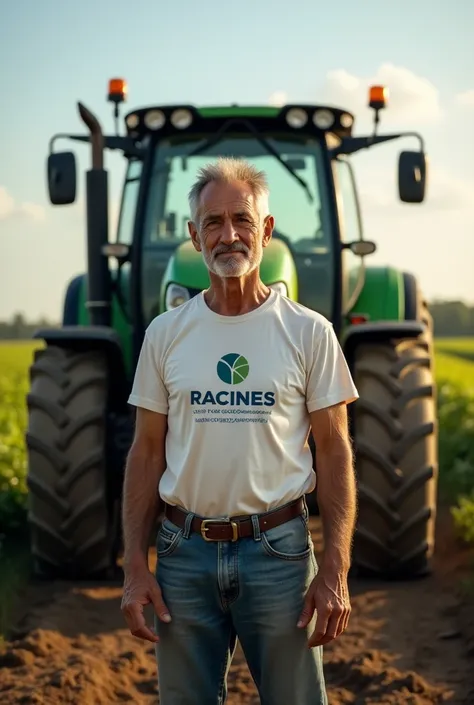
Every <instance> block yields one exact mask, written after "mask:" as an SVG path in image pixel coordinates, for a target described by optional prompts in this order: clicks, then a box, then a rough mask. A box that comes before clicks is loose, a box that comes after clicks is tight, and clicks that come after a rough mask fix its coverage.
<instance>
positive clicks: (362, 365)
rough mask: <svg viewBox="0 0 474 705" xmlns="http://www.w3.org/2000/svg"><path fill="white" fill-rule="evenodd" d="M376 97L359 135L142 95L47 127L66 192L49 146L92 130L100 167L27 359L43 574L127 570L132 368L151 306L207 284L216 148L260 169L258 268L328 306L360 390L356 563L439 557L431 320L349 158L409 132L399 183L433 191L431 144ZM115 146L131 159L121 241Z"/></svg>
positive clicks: (269, 113) (390, 570)
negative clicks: (264, 242) (200, 216)
mask: <svg viewBox="0 0 474 705" xmlns="http://www.w3.org/2000/svg"><path fill="white" fill-rule="evenodd" d="M125 96H126V83H125V81H123V80H121V79H113V80H112V81H111V82H110V84H109V96H108V97H109V100H110V101H112V102H113V103H114V105H115V119H116V124H118V119H119V104H120V103H121V102H123V101H124V100H125ZM369 96H370V97H369V104H370V106H371V107H372V108H373V109H374V111H375V121H374V130H373V134H371V135H369V136H359V137H356V136H353V134H352V130H353V125H354V117H353V115H351V114H350V113H349V112H348V111H346V110H343V109H338V108H334V107H328V106H321V105H307V104H304V105H303V104H298V105H293V104H292V105H285V106H283V107H270V106H260V107H243V106H238V105H230V106H220V107H201V108H197V107H195V106H193V105H172V106H169V105H160V106H156V107H155V106H152V107H145V108H140V109H137V110H133V111H132V112H130V113H128V114H127V115H126V116H125V119H124V123H125V134H123V135H119V133H118V132H119V131H118V129H117V127H116V130H115V132H116V134H115V135H112V136H104V135H103V133H102V130H101V127H100V125H99V122H98V121H97V119H96V118H95V117H94V115H93V114H92V113H91V112H90V111H89V110H88V109H87V108H85V107H84V106H83V105H82V104H81V103H78V109H79V114H80V116H81V118H82V120H83V122H84V123H85V125H86V126H87V128H88V133H86V134H85V135H58V136H56V137H54V138H53V139H52V140H51V145H50V154H49V157H48V187H49V196H50V200H51V202H52V203H53V204H54V205H65V204H71V203H73V202H74V201H75V199H76V161H75V155H74V153H73V152H54V151H53V147H54V142H55V140H56V139H57V137H67V138H69V139H71V140H75V141H79V142H83V143H86V144H89V145H90V149H91V155H92V166H91V168H90V170H88V171H87V174H86V191H87V193H86V196H87V272H86V273H85V274H80V275H79V276H77V277H75V278H74V279H73V280H72V281H71V282H70V283H69V285H68V288H67V291H66V295H65V299H64V308H63V320H62V326H61V327H59V328H54V329H47V330H46V329H42V330H38V331H37V332H36V335H35V337H36V338H37V339H38V340H42V341H43V343H44V344H43V347H42V348H41V349H39V350H38V351H37V352H36V354H35V358H34V360H33V363H32V366H31V370H30V379H31V387H30V392H29V395H28V410H29V422H28V429H27V437H26V442H27V450H28V487H29V526H30V532H31V549H32V554H33V557H34V561H35V567H36V568H35V569H36V573H37V575H38V576H41V575H42V576H45V577H62V578H71V579H90V578H93V577H97V576H107V575H114V574H115V571H116V568H117V563H118V560H119V556H120V550H121V522H120V507H121V492H122V483H123V471H124V466H125V460H126V455H127V452H128V449H129V447H130V444H131V441H132V434H133V424H134V415H133V410H132V409H131V407H130V406H129V405H128V404H127V398H128V394H129V390H130V386H131V382H132V378H133V374H134V369H135V365H136V362H137V358H138V354H139V351H140V346H141V343H142V340H143V335H144V331H145V328H146V326H147V325H148V324H149V323H150V321H151V320H152V319H153V318H154V317H155V316H157V315H160V314H161V313H162V312H164V311H167V310H169V309H171V308H173V307H176V306H179V305H180V304H182V303H183V302H185V301H187V300H188V299H190V298H191V297H193V296H195V295H196V294H197V293H198V292H200V291H201V290H203V289H204V288H206V287H207V286H208V284H209V279H208V273H207V270H206V267H205V265H204V261H203V259H202V256H201V255H200V254H199V253H197V252H196V251H195V250H194V248H193V246H192V244H191V241H190V238H189V236H188V233H187V221H188V220H189V215H190V214H189V212H188V201H187V194H188V191H189V188H190V186H191V184H192V183H193V180H194V179H195V176H196V171H197V169H198V168H199V167H200V166H201V165H202V164H204V163H206V162H208V161H209V160H212V159H215V158H216V157H218V156H219V155H231V156H234V157H244V158H245V159H248V160H250V161H251V162H253V163H254V164H256V165H257V166H258V167H259V168H261V169H264V170H265V172H266V174H267V176H268V181H269V186H270V206H271V212H272V214H273V215H274V216H275V227H276V230H275V233H274V237H273V239H272V242H271V243H270V245H269V247H268V248H266V250H265V251H264V257H263V262H262V266H261V275H262V279H263V281H264V282H265V283H266V284H267V285H269V286H271V287H274V288H277V289H278V290H279V291H281V292H282V293H283V294H285V295H286V296H288V297H289V298H291V299H293V300H295V301H299V302H300V303H302V304H304V305H305V306H307V307H309V308H311V309H314V310H317V311H318V312H320V313H321V314H323V315H324V316H326V317H327V318H329V319H330V320H331V321H332V323H333V325H334V328H335V331H336V333H337V335H338V337H339V340H340V342H341V345H342V348H343V350H344V353H345V355H346V358H347V360H348V363H349V366H350V369H351V371H352V374H353V376H354V379H355V382H356V385H357V387H358V390H359V393H360V399H359V400H358V401H357V402H356V403H355V404H353V405H351V407H350V425H351V434H352V438H353V440H354V447H355V452H356V472H357V479H358V492H359V516H358V521H357V530H356V535H355V539H354V547H353V561H352V572H353V573H355V574H356V575H371V576H376V577H379V578H384V579H399V578H415V577H417V576H421V575H426V574H427V573H429V572H430V570H431V560H432V555H433V551H434V524H435V512H436V488H437V457H438V456H437V452H438V451H437V424H436V391H435V383H434V375H433V330H432V319H431V316H430V314H429V311H428V307H427V304H426V301H425V300H424V298H423V295H422V293H421V290H420V287H419V285H418V282H417V281H416V279H415V277H414V276H413V275H412V274H410V273H408V272H404V271H398V270H396V269H395V268H393V267H390V266H386V267H367V266H366V264H365V258H366V257H367V256H368V255H370V254H371V253H372V252H374V250H375V244H374V243H373V242H370V241H367V240H364V238H363V230H362V225H361V218H360V212H359V205H358V198H357V191H356V185H355V180H354V174H353V169H352V165H351V161H350V155H352V154H354V153H356V152H358V151H359V150H362V149H367V148H371V147H374V146H375V145H378V144H382V143H386V142H389V141H390V140H395V139H399V138H401V137H403V136H411V137H413V136H414V137H415V138H417V139H418V140H419V144H420V147H419V150H418V151H403V152H401V153H400V155H399V162H398V189H399V197H400V199H401V201H403V202H405V203H411V204H414V203H421V202H422V201H423V200H424V197H425V183H426V160H425V154H424V144H423V139H422V138H421V137H420V136H419V135H418V134H416V133H411V132H410V133H402V134H400V133H397V134H386V135H380V134H378V133H377V126H378V123H379V113H380V110H381V109H383V108H384V107H385V105H386V97H387V92H386V89H385V88H384V87H383V86H374V87H372V88H371V89H370V93H369ZM105 149H112V150H120V151H121V152H122V153H123V156H124V158H125V159H126V160H127V169H126V176H125V180H124V184H123V192H122V201H121V209H120V217H119V223H118V232H117V233H116V237H115V238H114V239H109V224H108V181H107V171H106V170H105V169H104V163H103V154H104V150H105ZM309 442H310V446H311V448H312V452H313V458H314V459H315V458H316V454H317V449H316V448H315V447H314V442H313V441H312V438H311V437H310V439H309ZM308 501H309V505H310V510H311V512H312V513H317V505H316V502H315V500H314V499H313V498H312V497H309V498H308Z"/></svg>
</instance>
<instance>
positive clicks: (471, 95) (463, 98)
mask: <svg viewBox="0 0 474 705" xmlns="http://www.w3.org/2000/svg"><path fill="white" fill-rule="evenodd" d="M456 102H457V103H458V104H459V105H467V106H469V107H473V108H474V88H471V90H468V91H464V92H463V93H458V95H457V96H456Z"/></svg>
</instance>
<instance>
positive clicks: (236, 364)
mask: <svg viewBox="0 0 474 705" xmlns="http://www.w3.org/2000/svg"><path fill="white" fill-rule="evenodd" d="M248 373H249V363H248V361H247V360H246V359H245V357H244V356H243V355H239V353H228V354H227V355H223V356H222V357H221V359H220V360H219V362H218V363H217V376H218V377H219V379H220V380H221V381H222V382H225V383H226V384H240V383H241V382H243V381H244V379H246V378H247V376H248Z"/></svg>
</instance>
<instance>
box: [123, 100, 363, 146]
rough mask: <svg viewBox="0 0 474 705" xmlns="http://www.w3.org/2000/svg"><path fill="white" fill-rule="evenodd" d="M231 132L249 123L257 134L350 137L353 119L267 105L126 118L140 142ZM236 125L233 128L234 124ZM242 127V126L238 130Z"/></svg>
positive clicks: (177, 109)
mask: <svg viewBox="0 0 474 705" xmlns="http://www.w3.org/2000/svg"><path fill="white" fill-rule="evenodd" d="M229 122H230V123H231V125H228V128H229V129H228V130H227V131H228V133H230V134H232V133H235V132H237V131H238V132H240V131H241V129H242V127H244V126H245V123H246V122H247V130H248V129H249V124H250V125H251V127H252V128H253V129H254V130H257V131H258V132H282V133H285V134H291V133H293V134H298V133H304V134H305V135H308V134H310V135H314V136H321V135H322V134H323V133H324V132H332V133H334V134H336V135H337V136H338V137H341V138H342V137H350V136H351V134H352V127H353V124H354V116H353V115H352V114H351V113H350V112H348V111H347V110H342V109H341V108H336V107H334V106H327V105H315V104H309V103H298V104H288V105H283V106H281V107H274V106H268V105H248V106H244V105H219V106H202V107H197V106H195V105H155V106H148V107H143V108H138V109H137V110H133V111H131V112H129V113H127V115H125V126H126V129H127V133H128V135H129V136H130V137H133V138H135V139H140V138H142V137H144V136H145V135H146V134H156V135H157V136H160V137H170V136H172V135H178V134H182V135H183V136H184V135H185V134H195V133H201V134H212V133H216V132H218V131H219V130H220V129H222V127H223V126H224V124H228V123H229ZM232 123H233V125H232ZM239 125H240V127H239Z"/></svg>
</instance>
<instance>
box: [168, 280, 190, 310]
mask: <svg viewBox="0 0 474 705" xmlns="http://www.w3.org/2000/svg"><path fill="white" fill-rule="evenodd" d="M190 298H191V297H190V295H189V291H188V290H187V289H186V287H184V286H180V285H179V284H170V285H169V286H168V288H167V289H166V297H165V308H166V310H167V311H170V310H171V309H172V308H177V307H178V306H181V304H184V303H186V301H189V299H190Z"/></svg>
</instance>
